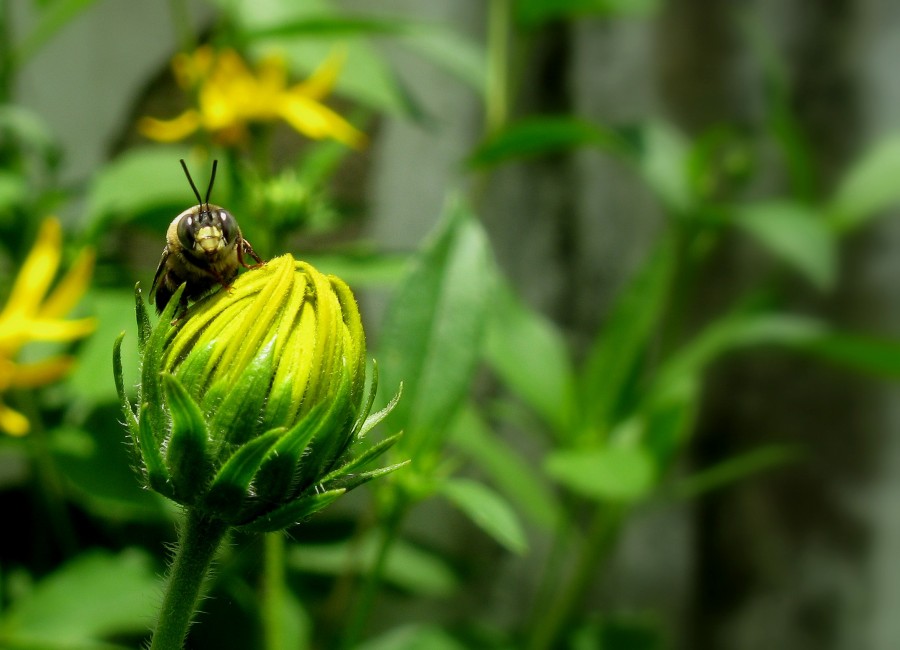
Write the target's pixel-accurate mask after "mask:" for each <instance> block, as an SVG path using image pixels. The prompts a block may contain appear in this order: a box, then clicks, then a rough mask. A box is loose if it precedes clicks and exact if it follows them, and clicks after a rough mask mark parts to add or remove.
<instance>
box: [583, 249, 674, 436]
mask: <svg viewBox="0 0 900 650" xmlns="http://www.w3.org/2000/svg"><path fill="white" fill-rule="evenodd" d="M675 257H676V252H675V242H674V241H673V240H671V239H665V240H663V241H662V242H661V243H660V244H659V245H658V246H657V248H656V249H655V250H654V251H652V252H651V254H650V256H649V258H648V259H647V261H646V262H645V263H644V266H643V267H642V268H641V269H640V270H639V271H638V273H637V275H636V277H635V278H634V279H633V280H632V281H631V283H630V284H629V286H628V287H626V289H625V291H624V293H623V294H622V295H620V296H619V297H618V298H617V300H616V302H615V304H614V305H613V308H612V310H611V312H610V314H609V316H608V317H607V320H606V323H604V325H603V327H602V328H601V330H600V332H599V334H598V336H597V339H596V340H595V342H594V344H593V347H592V349H591V351H590V354H589V356H588V360H587V363H586V366H585V369H584V380H583V382H582V390H583V392H582V394H581V402H582V408H583V410H584V411H585V413H586V416H587V421H586V422H585V423H584V424H585V425H586V426H587V427H588V428H589V429H590V430H594V431H596V434H597V437H598V438H602V437H603V436H604V435H605V434H606V433H608V431H609V429H610V427H612V425H613V423H614V422H615V420H616V419H617V417H618V416H619V412H618V411H619V410H620V408H621V403H622V401H623V399H624V396H625V394H626V393H627V389H628V385H629V381H630V380H631V378H632V377H633V376H634V375H635V372H636V370H637V368H638V366H639V363H640V362H641V360H642V358H643V356H644V353H645V352H646V350H647V346H648V345H649V343H650V340H651V337H652V335H653V333H654V332H655V330H656V327H657V325H658V324H659V321H660V319H661V318H662V316H663V313H664V309H665V306H666V304H667V300H668V298H669V293H670V290H671V284H672V280H673V274H674V270H675Z"/></svg>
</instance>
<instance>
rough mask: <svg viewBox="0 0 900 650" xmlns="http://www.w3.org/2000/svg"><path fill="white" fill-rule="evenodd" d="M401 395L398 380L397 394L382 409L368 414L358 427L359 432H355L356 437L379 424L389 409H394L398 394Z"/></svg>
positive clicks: (388, 413)
mask: <svg viewBox="0 0 900 650" xmlns="http://www.w3.org/2000/svg"><path fill="white" fill-rule="evenodd" d="M401 395H403V382H402V381H401V382H400V386H399V387H398V388H397V394H396V395H394V396H393V397H392V398H391V401H390V402H388V403H387V406H385V407H384V408H383V409H381V410H380V411H378V412H377V413H372V415H370V416H368V417H367V418H366V419H365V421H364V422H363V424H362V426H361V427H360V428H359V432H358V433H357V434H356V437H357V438H362V437H363V436H365V435H366V434H367V433H369V431H371V430H372V429H374V428H375V427H377V426H378V425H379V424H381V421H382V420H384V418H386V417H387V416H388V415H390V414H391V411H393V410H394V407H395V406H397V402H399V401H400V396H401Z"/></svg>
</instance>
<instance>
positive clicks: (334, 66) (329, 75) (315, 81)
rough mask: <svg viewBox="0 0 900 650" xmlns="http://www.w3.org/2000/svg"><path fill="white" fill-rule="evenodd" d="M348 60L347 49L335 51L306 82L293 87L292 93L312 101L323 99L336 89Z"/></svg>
mask: <svg viewBox="0 0 900 650" xmlns="http://www.w3.org/2000/svg"><path fill="white" fill-rule="evenodd" d="M346 60H347V50H346V49H345V48H340V49H337V50H334V51H333V52H332V53H331V54H330V55H329V56H328V58H327V59H325V61H324V62H323V63H322V64H321V65H320V66H319V67H318V68H316V69H315V70H314V71H313V73H312V74H311V75H310V76H309V78H307V79H306V81H303V82H302V83H299V84H297V85H295V86H293V87H292V88H291V92H295V93H298V94H300V95H304V96H306V97H309V98H310V99H322V98H323V97H325V96H326V95H327V94H328V93H330V92H331V89H332V88H334V84H335V83H337V78H338V76H339V75H340V74H341V70H342V69H343V67H344V62H345V61H346Z"/></svg>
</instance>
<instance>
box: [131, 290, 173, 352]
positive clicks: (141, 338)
mask: <svg viewBox="0 0 900 650" xmlns="http://www.w3.org/2000/svg"><path fill="white" fill-rule="evenodd" d="M170 302H171V301H170ZM134 316H135V318H136V319H137V328H138V352H139V353H140V355H141V357H143V356H144V350H145V349H146V348H147V343H148V342H149V341H150V334H151V333H152V331H153V328H152V327H151V326H150V317H149V316H148V315H147V304H146V303H145V302H144V297H143V295H142V292H141V283H140V282H138V283H136V284H135V285H134Z"/></svg>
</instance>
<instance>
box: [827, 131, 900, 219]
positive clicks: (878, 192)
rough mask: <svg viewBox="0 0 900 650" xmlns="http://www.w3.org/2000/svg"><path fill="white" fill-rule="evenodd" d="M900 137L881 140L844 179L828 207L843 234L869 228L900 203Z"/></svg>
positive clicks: (895, 135) (894, 136)
mask: <svg viewBox="0 0 900 650" xmlns="http://www.w3.org/2000/svg"><path fill="white" fill-rule="evenodd" d="M897 169H900V134H897V133H895V134H892V135H889V136H886V137H882V138H879V140H878V142H877V143H875V144H874V145H873V146H872V147H871V148H870V149H869V150H868V151H866V152H865V153H864V154H863V155H862V157H860V159H859V160H857V161H856V162H855V163H854V164H853V166H852V167H851V168H850V171H849V172H847V174H846V175H845V176H844V178H843V179H842V180H841V182H840V184H839V185H838V187H837V190H836V191H835V194H834V196H833V197H832V199H831V202H830V204H829V206H828V213H829V215H830V217H831V225H832V226H833V227H834V229H835V230H836V231H837V232H839V233H844V232H847V231H850V230H852V229H854V228H858V227H860V226H863V225H865V224H866V223H867V222H868V221H870V220H871V219H873V218H875V217H878V216H880V215H881V214H883V213H884V211H885V210H886V209H887V208H889V207H890V206H892V205H894V204H896V203H897V202H898V201H900V183H897Z"/></svg>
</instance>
